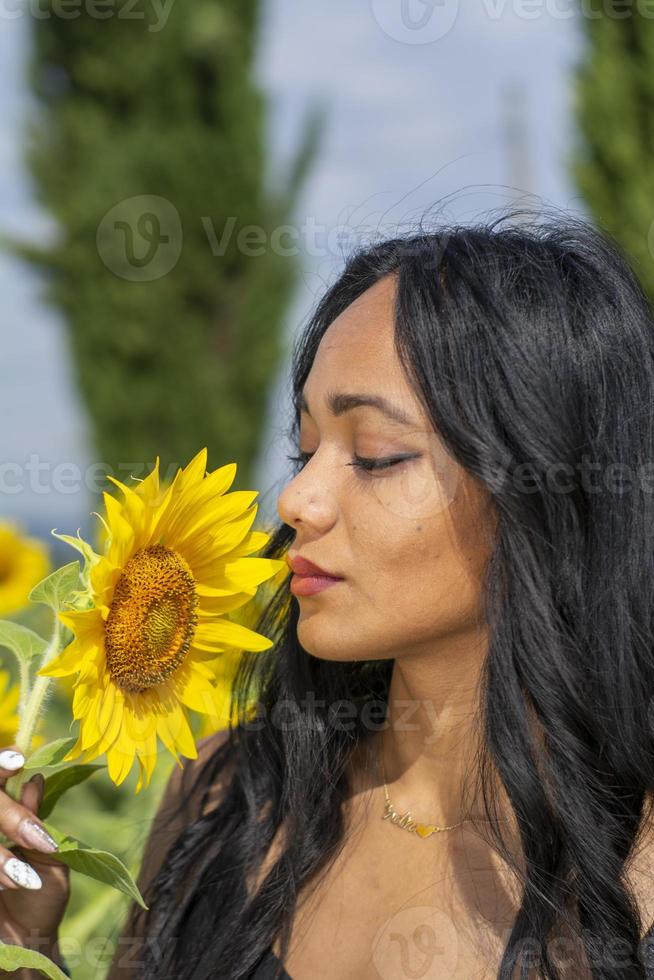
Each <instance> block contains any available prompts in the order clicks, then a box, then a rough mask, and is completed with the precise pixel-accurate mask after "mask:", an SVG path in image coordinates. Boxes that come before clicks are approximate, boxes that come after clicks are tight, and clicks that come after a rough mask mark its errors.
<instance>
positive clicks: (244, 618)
mask: <svg viewBox="0 0 654 980" xmlns="http://www.w3.org/2000/svg"><path fill="white" fill-rule="evenodd" d="M268 531H269V532H270V534H272V533H273V528H272V527H271V528H269V529H268ZM281 565H282V567H281V568H280V569H279V571H278V572H276V573H275V574H274V575H273V577H272V578H271V579H268V581H267V582H266V583H265V584H264V585H262V586H261V588H260V589H259V590H258V592H257V594H256V596H255V598H254V599H253V600H252V602H250V603H249V604H248V605H247V606H245V607H244V608H243V609H239V610H237V612H236V613H235V614H234V617H233V618H236V619H237V621H238V622H240V623H242V625H243V626H248V627H255V626H256V624H257V622H258V620H259V617H260V616H261V614H262V613H263V611H264V609H265V608H266V606H267V604H268V602H270V600H271V598H272V596H273V595H274V594H275V592H276V591H277V589H278V588H279V586H280V585H281V584H282V582H283V581H284V579H286V578H288V577H289V576H290V575H291V569H290V568H289V567H288V565H287V563H286V562H285V561H284V562H282V563H281ZM284 612H285V610H284V609H282V610H281V617H280V618H283V615H284ZM241 657H242V653H241V651H240V650H239V651H229V652H225V654H224V655H223V657H222V659H221V661H220V680H219V683H218V693H219V694H220V695H221V710H220V711H219V712H218V713H217V714H211V715H204V716H203V718H202V722H201V725H200V732H199V737H200V738H204V737H205V736H206V735H212V734H213V733H214V732H216V731H219V730H220V729H222V728H227V726H228V725H229V724H230V723H231V718H230V714H229V708H230V699H231V694H232V688H233V686H234V679H235V677H236V672H237V670H238V668H239V665H240V662H241ZM256 706H257V705H256V697H254V696H253V697H252V699H251V701H250V704H249V705H248V708H247V710H248V712H249V714H250V715H252V714H254V712H255V710H256Z"/></svg>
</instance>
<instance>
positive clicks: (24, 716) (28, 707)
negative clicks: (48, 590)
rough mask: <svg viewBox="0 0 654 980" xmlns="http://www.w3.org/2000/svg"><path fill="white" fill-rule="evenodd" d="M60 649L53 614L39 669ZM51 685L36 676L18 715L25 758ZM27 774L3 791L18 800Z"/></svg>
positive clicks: (58, 629)
mask: <svg viewBox="0 0 654 980" xmlns="http://www.w3.org/2000/svg"><path fill="white" fill-rule="evenodd" d="M60 648H61V623H60V621H59V617H58V616H57V614H56V612H55V619H54V629H53V631H52V638H51V640H50V643H49V644H48V647H47V649H46V651H45V653H44V654H43V659H42V660H41V664H40V666H41V667H45V665H46V664H47V663H49V662H50V661H51V660H52V659H53V658H54V657H56V656H57V654H58V653H59V652H60ZM25 682H26V683H27V686H28V689H29V672H28V675H27V679H26V680H25V678H24V676H23V672H22V668H21V690H23V689H24V688H23V684H24V683H25ZM51 683H52V678H51V677H39V676H38V675H37V677H36V679H35V681H34V686H33V687H32V689H31V691H30V692H29V697H28V698H27V700H26V703H25V704H24V706H23V709H22V710H21V714H20V724H19V726H18V734H17V735H16V739H15V744H16V747H17V748H18V750H19V751H20V752H22V753H23V755H24V756H25V758H27V757H28V755H29V751H30V748H31V745H32V739H33V737H34V732H35V731H36V726H37V724H38V721H39V717H40V714H41V707H42V705H43V700H44V698H45V696H46V694H47V693H48V688H49V687H50V684H51ZM27 779H28V776H27V773H26V772H25V771H24V770H22V771H21V772H18V773H16V775H15V776H10V778H9V779H8V780H7V782H6V784H5V791H6V792H7V793H9V795H10V796H12V797H13V799H15V800H19V799H20V794H21V790H22V788H23V784H24V783H25V782H27Z"/></svg>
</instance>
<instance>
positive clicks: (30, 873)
mask: <svg viewBox="0 0 654 980" xmlns="http://www.w3.org/2000/svg"><path fill="white" fill-rule="evenodd" d="M2 870H3V871H4V873H5V874H6V875H7V877H9V878H11V880H12V881H15V882H16V884H17V885H21V887H22V888H40V887H41V885H42V884H43V882H42V881H41V879H40V878H39V876H38V875H37V873H36V871H35V870H34V868H33V867H31V865H29V864H25V862H24V861H19V860H18V858H15V857H12V858H9V860H8V861H5V863H4V864H3V866H2Z"/></svg>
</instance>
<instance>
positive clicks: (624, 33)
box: [568, 0, 654, 301]
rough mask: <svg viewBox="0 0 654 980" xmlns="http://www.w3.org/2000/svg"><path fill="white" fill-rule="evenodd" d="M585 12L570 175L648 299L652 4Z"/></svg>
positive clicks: (652, 228)
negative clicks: (575, 127) (576, 136)
mask: <svg viewBox="0 0 654 980" xmlns="http://www.w3.org/2000/svg"><path fill="white" fill-rule="evenodd" d="M647 10H649V14H648V15H647V13H646V12H647ZM583 11H584V13H583V16H582V17H581V25H582V27H583V30H584V33H585V37H586V45H585V50H584V53H583V56H582V60H581V62H580V63H579V64H578V65H577V66H575V69H574V108H573V112H574V118H575V122H576V126H577V131H578V138H577V139H576V141H575V145H574V147H573V149H572V151H571V153H570V156H569V158H568V163H569V167H570V172H571V174H572V178H573V181H574V182H575V184H576V186H577V187H578V189H579V191H580V192H581V194H582V196H583V198H584V200H585V202H586V204H587V205H588V208H589V210H590V212H591V215H592V217H593V218H594V219H595V220H596V221H597V223H598V224H599V225H601V226H602V227H604V228H606V229H607V230H608V231H609V232H610V233H611V234H612V235H613V236H614V237H615V239H616V240H617V241H618V243H619V244H620V246H621V247H622V249H623V250H624V252H625V253H626V255H627V258H628V259H629V260H630V262H631V264H632V266H633V268H634V271H635V273H636V275H637V276H638V277H639V279H640V281H641V282H642V284H643V287H644V289H645V290H646V291H647V293H648V295H649V296H650V298H651V299H652V300H653V301H654V270H653V268H652V260H653V258H654V222H653V219H654V212H653V209H652V201H654V169H653V168H652V155H653V151H654V4H652V3H650V2H649V0H645V3H644V4H643V3H625V2H624V0H586V2H585V3H584V5H583Z"/></svg>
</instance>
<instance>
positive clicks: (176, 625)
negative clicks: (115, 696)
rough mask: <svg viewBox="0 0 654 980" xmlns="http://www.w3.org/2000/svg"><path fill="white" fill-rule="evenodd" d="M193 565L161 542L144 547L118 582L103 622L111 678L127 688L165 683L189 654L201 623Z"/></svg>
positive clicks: (138, 688) (136, 688)
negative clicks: (196, 630)
mask: <svg viewBox="0 0 654 980" xmlns="http://www.w3.org/2000/svg"><path fill="white" fill-rule="evenodd" d="M197 604H198V599H197V593H196V591H195V580H194V578H193V575H192V573H191V569H190V568H189V566H188V565H187V563H186V562H185V561H184V559H183V558H182V557H181V555H178V554H177V552H175V551H171V550H170V549H169V548H166V547H164V545H162V544H157V545H152V546H151V547H149V548H141V550H140V551H137V552H136V554H134V555H133V556H132V557H131V558H130V560H129V561H128V562H127V564H126V565H125V568H124V569H123V573H122V575H121V576H120V578H119V579H118V582H117V583H116V587H115V589H114V598H113V602H112V603H111V609H110V611H109V615H108V617H107V621H106V623H105V652H106V657H107V667H108V669H109V673H110V674H111V677H112V680H113V681H114V683H115V684H117V685H118V687H121V688H122V689H123V690H125V691H131V692H139V691H145V690H147V688H149V687H154V686H155V685H156V684H161V683H162V681H165V680H166V678H167V677H170V675H171V674H172V673H173V672H174V671H175V670H177V668H178V667H179V666H180V664H181V663H182V662H183V660H184V657H185V656H186V654H187V652H188V649H189V646H190V644H191V640H192V639H193V634H194V633H195V627H196V624H197V615H196V609H197Z"/></svg>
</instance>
